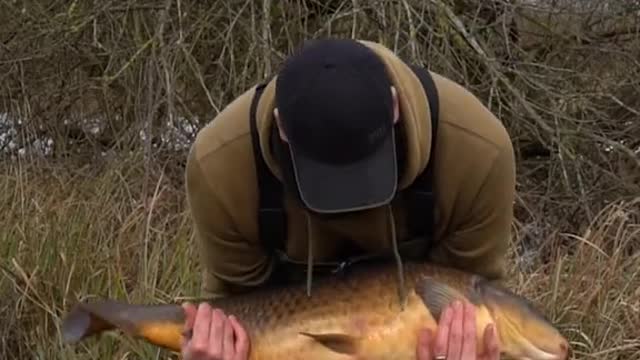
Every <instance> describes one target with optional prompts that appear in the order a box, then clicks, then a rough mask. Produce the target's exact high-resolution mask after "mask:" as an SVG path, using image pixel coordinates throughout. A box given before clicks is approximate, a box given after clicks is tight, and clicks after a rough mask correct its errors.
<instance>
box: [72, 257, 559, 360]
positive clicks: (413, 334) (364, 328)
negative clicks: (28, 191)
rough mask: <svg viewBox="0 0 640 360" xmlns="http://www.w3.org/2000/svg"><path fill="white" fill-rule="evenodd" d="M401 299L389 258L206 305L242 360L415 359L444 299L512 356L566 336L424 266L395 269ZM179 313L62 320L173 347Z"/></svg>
mask: <svg viewBox="0 0 640 360" xmlns="http://www.w3.org/2000/svg"><path fill="white" fill-rule="evenodd" d="M403 268H404V277H405V281H404V283H405V286H406V304H405V306H404V308H403V307H402V306H401V303H400V298H399V295H398V294H399V292H398V285H397V284H398V273H397V268H396V267H395V265H394V264H384V265H379V264H377V265H365V266H363V267H360V268H356V269H353V270H352V271H350V272H348V273H347V274H346V275H344V276H341V277H325V278H321V279H316V280H314V282H313V286H312V292H311V296H307V293H306V287H305V286H304V285H293V286H287V287H272V288H266V289H260V290H257V291H253V292H248V293H244V294H237V295H234V296H229V297H223V298H219V299H215V300H211V301H209V302H210V304H211V305H212V307H214V308H219V309H222V310H223V311H224V312H225V313H226V314H227V315H235V316H236V317H237V318H238V320H239V321H240V322H241V323H242V325H243V326H244V327H245V329H246V330H247V333H248V335H249V338H250V343H251V347H250V348H251V353H250V358H249V359H250V360H272V359H282V358H287V359H288V360H293V359H308V360H315V359H318V360H320V359H323V360H324V359H328V360H332V359H367V360H373V359H380V360H382V359H397V360H414V359H415V356H416V346H417V336H418V333H419V330H420V329H423V328H427V329H431V330H436V327H437V319H438V318H439V314H440V312H441V311H442V310H443V309H444V307H445V306H447V305H449V304H450V303H451V302H452V301H454V300H456V299H459V300H466V301H470V302H471V303H473V304H474V305H475V307H476V326H477V331H476V337H477V338H476V340H477V344H478V345H477V346H478V350H479V351H480V350H482V349H483V345H482V341H481V340H482V332H483V330H484V328H485V327H486V326H487V325H488V324H493V325H495V328H496V330H497V334H498V337H499V341H500V344H501V350H502V352H503V353H504V354H505V355H508V356H509V357H510V358H512V359H516V360H517V359H522V360H524V359H528V360H564V359H566V357H567V353H568V342H567V340H566V339H565V338H564V337H563V336H562V334H560V332H559V331H558V330H557V329H556V328H555V327H554V326H553V325H552V324H551V323H550V322H549V321H548V320H547V319H546V318H545V317H544V316H543V314H542V313H541V312H540V311H538V310H536V309H535V307H533V306H532V305H531V303H529V302H528V301H527V300H526V299H524V298H523V297H520V296H518V295H516V294H514V293H512V292H510V291H508V290H507V289H505V288H501V287H498V286H497V285H495V284H491V283H490V282H488V281H486V280H485V279H484V278H482V277H481V276H478V275H475V274H469V273H466V272H463V271H460V270H455V269H452V268H446V267H441V266H436V265H433V264H426V263H411V262H410V263H407V264H405V265H404V266H403ZM184 320H185V317H184V311H183V310H182V308H181V307H180V306H179V305H178V304H173V305H143V304H126V303H123V302H118V301H114V300H101V301H94V302H92V303H80V304H77V305H76V306H75V307H74V309H72V311H71V312H70V313H69V314H68V315H67V317H66V318H65V320H64V323H63V335H64V336H65V339H66V340H67V341H68V342H71V343H74V342H78V341H81V340H83V339H85V338H88V337H90V336H93V335H96V334H98V333H101V332H103V331H110V330H121V331H123V332H124V333H126V334H129V335H131V336H134V337H137V338H140V339H143V340H145V341H147V342H150V343H152V344H155V345H158V346H161V347H164V348H167V349H170V350H173V351H180V337H181V332H182V329H183V326H184Z"/></svg>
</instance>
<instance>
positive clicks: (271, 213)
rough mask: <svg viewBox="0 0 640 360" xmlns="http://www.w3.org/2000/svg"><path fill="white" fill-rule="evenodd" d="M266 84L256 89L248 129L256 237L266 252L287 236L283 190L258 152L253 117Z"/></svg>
mask: <svg viewBox="0 0 640 360" xmlns="http://www.w3.org/2000/svg"><path fill="white" fill-rule="evenodd" d="M267 84H268V82H265V83H262V84H259V85H258V86H257V87H256V90H255V95H254V96H253V100H252V102H251V109H250V114H249V121H250V123H251V124H250V126H251V141H252V143H253V156H254V159H255V166H256V176H257V181H258V236H259V241H260V242H261V243H262V244H264V246H265V248H266V250H267V251H268V252H273V251H275V250H276V249H280V246H281V245H282V244H283V243H284V238H285V236H286V221H287V219H286V214H285V209H284V207H283V206H282V196H283V190H282V186H281V184H280V181H279V180H278V179H277V178H276V177H275V175H273V173H271V171H270V170H269V167H268V166H267V164H266V162H265V161H264V158H263V157H262V151H261V149H260V137H259V136H258V125H257V119H256V113H257V110H258V103H259V102H260V97H261V95H262V92H263V90H264V88H265V87H266V86H267Z"/></svg>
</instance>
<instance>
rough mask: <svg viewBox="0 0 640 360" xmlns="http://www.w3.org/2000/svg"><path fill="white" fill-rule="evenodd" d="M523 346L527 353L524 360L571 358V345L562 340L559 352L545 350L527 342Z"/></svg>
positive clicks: (523, 357) (564, 359)
mask: <svg viewBox="0 0 640 360" xmlns="http://www.w3.org/2000/svg"><path fill="white" fill-rule="evenodd" d="M521 345H523V347H524V349H525V351H524V356H522V360H566V359H567V358H568V357H569V343H568V342H567V341H566V340H564V339H563V340H561V341H560V343H559V344H558V349H557V350H551V351H549V350H543V349H541V348H539V347H536V346H534V345H533V344H531V343H530V342H528V341H526V342H525V343H523V344H521Z"/></svg>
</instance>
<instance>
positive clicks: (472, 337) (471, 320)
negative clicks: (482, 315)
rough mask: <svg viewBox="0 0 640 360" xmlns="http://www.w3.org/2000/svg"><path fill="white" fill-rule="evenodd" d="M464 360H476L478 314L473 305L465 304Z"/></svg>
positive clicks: (463, 323) (462, 356) (463, 321)
mask: <svg viewBox="0 0 640 360" xmlns="http://www.w3.org/2000/svg"><path fill="white" fill-rule="evenodd" d="M462 339H463V341H462V349H461V358H462V359H475V358H476V351H477V348H476V313H475V306H473V304H471V303H468V302H465V303H464V307H463V320H462Z"/></svg>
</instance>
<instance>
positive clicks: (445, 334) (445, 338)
mask: <svg viewBox="0 0 640 360" xmlns="http://www.w3.org/2000/svg"><path fill="white" fill-rule="evenodd" d="M452 317H453V311H452V309H451V307H450V306H447V307H446V308H445V309H444V311H443V312H442V313H441V314H440V320H438V331H437V333H436V339H435V344H434V346H433V355H434V356H435V358H436V359H439V358H445V357H446V356H447V351H448V343H449V329H450V328H451V320H452Z"/></svg>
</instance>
